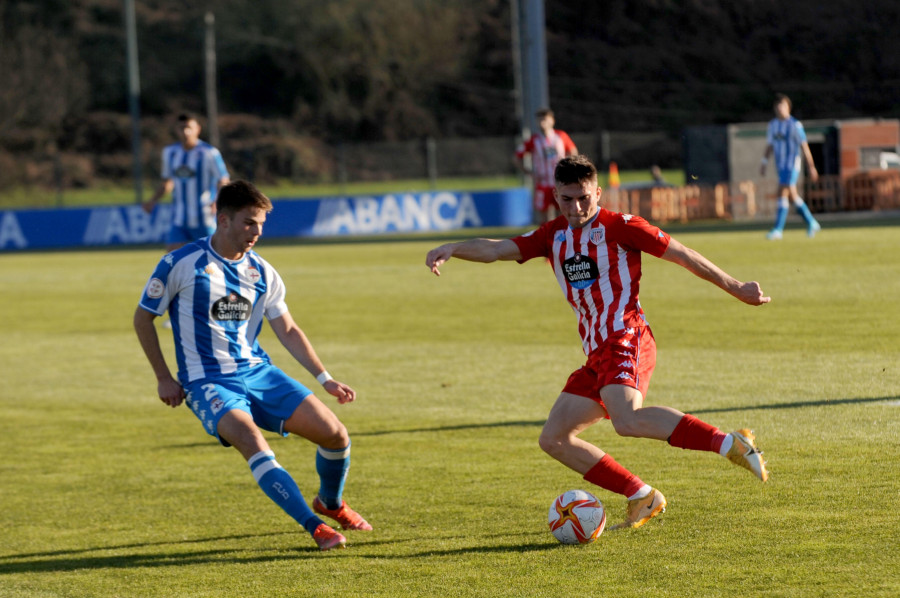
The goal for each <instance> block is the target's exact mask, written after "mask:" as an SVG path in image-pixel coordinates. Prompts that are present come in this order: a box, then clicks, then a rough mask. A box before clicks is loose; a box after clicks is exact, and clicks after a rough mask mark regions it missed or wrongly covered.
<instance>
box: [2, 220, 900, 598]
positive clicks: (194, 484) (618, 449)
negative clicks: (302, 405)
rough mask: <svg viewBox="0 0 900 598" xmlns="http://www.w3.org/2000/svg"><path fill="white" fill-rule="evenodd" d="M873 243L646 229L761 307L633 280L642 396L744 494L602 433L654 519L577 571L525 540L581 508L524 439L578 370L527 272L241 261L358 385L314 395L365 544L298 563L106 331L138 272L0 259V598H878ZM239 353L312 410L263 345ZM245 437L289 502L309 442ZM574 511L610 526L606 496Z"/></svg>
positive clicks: (890, 269) (880, 237)
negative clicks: (558, 503)
mask: <svg viewBox="0 0 900 598" xmlns="http://www.w3.org/2000/svg"><path fill="white" fill-rule="evenodd" d="M882 224H885V223H882ZM893 224H894V225H895V226H885V225H881V226H857V227H844V228H838V227H826V229H825V230H824V231H823V232H822V233H821V234H820V235H819V236H818V237H816V238H815V239H813V240H809V239H807V238H806V237H805V236H804V235H803V234H802V232H800V231H797V230H789V231H788V233H787V234H786V235H785V239H784V241H782V242H779V243H770V242H766V241H765V239H764V237H763V234H762V231H760V230H731V231H709V232H696V231H692V230H682V231H679V230H678V229H677V228H675V227H670V229H669V230H670V231H672V232H673V233H674V234H675V236H676V237H678V238H679V239H680V240H682V241H683V242H685V243H686V244H688V245H689V246H692V247H694V248H696V249H698V250H699V251H701V252H702V253H704V254H705V255H707V256H708V257H710V258H711V259H713V261H715V262H716V263H718V264H719V265H720V266H722V267H723V268H724V269H726V270H727V271H729V272H730V273H732V274H734V275H735V276H737V277H738V278H743V279H755V280H759V281H760V282H761V284H762V285H763V289H764V290H765V291H766V292H767V293H769V294H770V295H771V296H772V297H773V302H772V303H771V304H770V305H767V306H764V307H760V308H752V307H748V306H744V305H742V304H740V303H738V302H737V301H735V300H734V299H732V298H730V297H728V296H727V295H725V294H724V293H722V292H721V291H719V290H718V289H716V288H714V287H713V286H712V285H709V284H708V283H705V282H703V281H701V280H699V279H696V278H695V277H693V276H692V275H690V274H689V273H688V272H686V271H684V270H682V269H680V268H678V267H677V266H674V265H673V264H669V263H665V262H661V261H659V260H655V259H653V258H649V257H647V258H645V262H644V263H645V275H644V285H643V292H642V293H641V299H642V304H643V305H644V308H645V310H646V311H647V314H648V318H649V320H650V322H651V325H652V326H653V330H654V333H655V335H656V338H657V341H658V344H659V363H658V366H657V370H656V373H655V375H654V379H653V381H652V383H651V386H650V393H649V396H648V398H647V403H648V404H666V405H672V406H675V407H678V408H680V409H682V410H684V411H688V412H691V413H694V414H696V415H697V416H699V417H701V418H702V419H704V420H706V421H709V422H710V423H712V424H714V425H717V426H719V427H721V428H723V429H726V430H731V429H734V428H737V427H742V426H749V427H752V428H753V429H754V430H755V431H756V432H757V434H758V437H759V442H760V445H761V447H762V449H763V450H764V451H765V452H766V456H767V457H768V458H769V465H770V468H771V472H772V478H771V480H770V482H769V483H768V484H765V485H763V484H761V483H759V482H758V481H757V480H756V479H755V478H753V477H752V476H751V475H750V474H749V473H748V472H746V471H744V470H741V469H738V468H736V467H734V466H732V465H730V464H729V463H728V462H727V461H725V460H724V459H722V458H720V457H717V456H715V455H712V454H708V453H696V452H689V451H681V450H677V449H674V448H671V447H669V446H667V445H665V444H664V443H660V442H655V441H650V440H637V439H626V438H620V437H618V436H616V435H615V434H614V432H613V430H612V427H611V426H610V425H609V424H608V423H601V424H600V425H597V426H595V427H594V428H592V429H590V430H588V431H587V432H586V433H585V437H586V438H588V439H590V440H591V441H593V442H596V443H597V444H599V445H600V446H601V447H603V448H604V449H606V450H607V451H609V452H610V453H611V454H612V455H613V456H615V458H616V459H617V460H618V461H619V462H621V463H622V464H623V465H625V466H627V467H629V468H630V469H632V470H633V471H634V472H635V473H637V474H638V475H640V476H641V477H642V478H643V479H644V480H645V481H646V482H648V483H650V484H652V485H654V486H656V487H658V488H660V489H661V490H662V491H663V492H664V493H665V494H666V497H667V498H668V500H669V509H668V512H667V513H666V514H665V515H663V516H662V517H661V518H659V519H658V520H654V521H652V522H651V523H649V524H648V525H646V526H645V527H643V528H641V529H639V530H627V531H620V532H605V533H604V534H603V535H602V536H601V537H600V538H599V540H598V541H597V542H596V543H594V544H592V545H590V546H587V547H579V548H575V547H565V546H561V545H559V544H558V543H557V542H556V541H555V540H554V539H553V537H552V536H551V535H550V533H549V531H548V530H547V525H546V513H547V509H548V507H549V505H550V503H551V501H552V500H553V498H554V497H556V496H557V495H558V494H559V493H561V492H563V491H565V490H569V489H573V488H586V489H587V488H588V485H587V483H586V482H584V481H583V480H581V478H580V477H579V476H578V475H576V474H574V473H572V472H570V471H568V470H567V469H565V468H564V467H562V466H561V465H559V464H557V463H555V462H554V461H552V460H551V459H550V458H549V457H547V456H545V455H544V454H543V453H541V451H540V449H539V448H538V446H537V436H538V433H539V431H540V427H541V425H542V423H543V421H544V417H545V416H546V414H547V412H548V410H549V408H550V406H551V404H552V402H553V400H554V399H555V397H556V395H557V394H558V392H559V389H560V388H561V386H562V385H563V383H564V382H565V379H566V376H567V375H568V374H569V372H570V371H571V370H573V369H574V368H575V367H577V366H578V365H580V364H581V363H582V361H583V356H582V355H581V353H580V346H579V342H578V337H577V334H576V331H575V322H574V317H573V316H572V314H571V311H570V309H569V308H568V306H567V305H566V303H565V301H564V299H563V298H562V297H561V294H560V291H559V289H558V287H557V286H556V283H555V281H554V280H553V277H552V275H551V274H550V272H549V270H548V268H547V266H546V265H545V264H542V263H537V261H535V263H528V264H525V265H522V266H519V265H516V264H512V263H503V264H493V265H481V264H471V263H467V262H462V261H456V260H454V261H451V262H450V263H448V264H446V265H445V266H444V268H443V269H442V270H443V276H442V277H440V278H435V277H433V276H432V275H431V274H430V273H429V272H428V271H427V269H426V268H425V266H424V256H425V252H426V251H427V250H428V249H429V248H431V247H432V246H434V245H436V244H437V243H438V242H439V241H438V240H431V239H423V238H419V239H412V240H405V241H396V242H352V243H350V242H348V243H324V244H298V245H283V244H277V243H272V242H266V241H265V240H264V241H263V243H262V246H261V247H260V252H261V253H262V254H263V255H264V256H265V257H266V258H268V259H269V261H271V262H272V263H273V264H274V265H275V266H276V267H277V268H278V269H279V271H280V272H281V273H282V275H283V277H284V278H285V281H286V283H287V286H288V300H289V304H290V306H291V309H292V312H293V314H294V317H295V318H296V319H297V321H298V322H299V323H300V325H301V326H302V327H303V328H304V329H305V331H306V332H307V334H308V335H309V336H310V338H311V339H312V341H313V343H314V344H315V346H316V348H317V350H318V352H319V354H320V356H321V357H322V358H323V360H324V362H325V364H326V365H327V367H328V369H329V370H330V371H331V372H332V374H334V375H335V376H336V377H338V378H339V379H341V380H344V381H346V382H348V383H350V384H351V385H353V386H354V387H355V388H356V389H357V390H358V392H359V400H358V401H357V402H356V403H355V404H353V405H349V406H338V405H336V404H335V402H334V401H333V400H331V399H330V398H327V399H326V400H327V401H330V402H329V404H330V405H332V407H333V408H334V409H335V411H336V412H337V413H338V414H339V415H340V417H341V418H342V419H343V421H344V422H345V423H346V424H347V426H348V428H349V429H350V432H351V435H352V437H353V466H352V468H351V472H350V479H349V482H348V486H347V494H346V497H347V499H348V501H349V502H350V503H351V504H352V505H353V506H354V507H355V508H356V509H358V510H359V511H361V512H362V513H363V514H364V515H365V516H366V517H367V518H368V519H369V521H370V522H371V523H373V525H374V526H375V528H376V529H375V531H374V532H370V533H364V532H348V533H347V536H348V539H349V542H350V546H349V548H348V549H347V550H344V551H332V552H328V553H320V552H319V551H317V550H316V549H315V547H314V544H313V543H312V541H311V540H310V538H309V537H308V536H307V535H306V534H305V533H303V532H301V531H299V530H298V528H297V526H296V525H295V524H293V522H292V521H291V520H290V519H289V518H288V517H287V516H286V515H284V514H283V513H282V512H281V511H280V510H279V509H278V508H277V507H275V506H274V505H273V504H272V503H271V502H270V501H269V500H268V499H267V498H266V497H265V496H264V495H263V494H262V492H261V491H260V490H259V489H258V487H257V486H256V485H255V483H254V482H253V478H252V477H251V475H250V472H249V470H248V468H247V467H246V465H245V464H244V463H243V461H242V460H241V459H240V457H239V456H238V454H237V453H236V452H235V451H233V450H229V449H223V448H220V447H219V446H217V444H216V443H215V441H214V440H213V439H212V438H210V437H208V436H206V435H205V434H204V432H203V431H202V429H201V427H200V425H199V423H198V422H197V421H196V420H195V418H194V417H193V416H192V415H191V414H190V413H189V411H188V410H187V409H185V408H184V407H181V408H178V409H175V410H172V409H169V408H167V407H165V406H163V405H162V403H160V402H159V400H158V399H157V398H156V395H155V382H154V379H153V376H152V373H151V371H150V368H149V366H148V365H147V363H146V361H145V359H144V357H143V355H142V354H141V351H140V348H139V346H138V343H137V340H136V338H135V336H134V334H133V332H132V329H131V315H132V312H133V310H134V307H135V305H136V302H137V299H138V296H139V294H140V291H141V289H142V287H143V284H144V282H145V280H146V278H147V277H148V276H149V273H150V271H151V270H152V268H153V267H154V265H155V264H156V262H157V260H158V259H159V257H160V250H159V249H156V248H154V249H141V250H126V251H95V252H72V253H34V254H13V255H3V256H0V271H2V273H3V280H4V284H3V286H2V290H0V303H2V305H3V306H4V314H5V316H6V322H5V326H4V333H3V338H4V342H3V343H2V344H0V363H2V364H3V372H4V375H3V390H2V392H0V419H2V422H3V433H2V435H0V449H2V454H3V457H4V458H3V461H2V464H0V479H2V491H0V522H2V530H3V532H2V540H0V596H16V597H19V596H24V597H40V598H47V597H51V596H66V597H70V596H71V597H94V596H123V597H125V596H128V597H131V596H190V597H198V596H216V597H222V596H234V597H254V596H334V597H341V598H345V597H351V596H547V597H554V598H557V597H559V596H566V595H598V596H599V595H604V596H607V595H608V596H617V597H630V596H635V597H638V596H640V597H645V596H672V597H693V596H696V597H708V596H734V595H743V596H779V597H781V596H786V597H787V596H796V597H804V598H805V597H808V596H866V597H873V596H884V597H888V596H897V595H900V577H898V575H897V570H898V569H897V567H898V563H900V547H898V543H897V539H898V537H900V514H898V513H900V511H898V509H897V508H896V505H897V502H898V498H900V493H898V488H900V475H898V474H900V467H898V464H897V463H898V461H897V458H896V455H897V452H898V449H900V367H898V364H900V276H898V272H900V232H898V228H896V225H897V224H900V223H897V222H894V223H893ZM161 334H162V338H163V342H164V346H165V348H166V349H167V351H168V353H167V354H168V355H169V357H170V360H171V359H172V357H171V356H172V352H171V350H170V349H171V341H170V340H169V338H170V337H169V336H168V332H167V331H163V330H161ZM262 342H263V344H264V346H265V347H266V348H267V350H268V351H269V353H270V354H271V355H272V356H273V359H274V360H275V362H276V363H277V364H279V365H280V366H282V367H284V369H286V370H287V371H288V372H289V373H291V374H293V375H295V376H296V377H297V378H298V379H300V380H301V381H303V382H304V383H306V384H308V385H310V387H311V388H318V386H317V385H316V383H315V381H314V380H312V379H311V377H310V376H309V375H308V374H307V373H306V372H305V371H303V370H302V368H301V367H300V366H299V365H297V364H296V363H293V362H292V361H291V360H290V359H289V357H288V355H287V353H286V352H285V351H284V350H283V349H281V347H280V346H278V344H277V341H276V340H275V338H274V336H273V335H272V334H271V331H269V330H268V329H267V330H266V332H265V333H264V337H263V339H262ZM171 362H172V363H174V360H172V361H171ZM270 440H271V443H272V446H273V449H274V450H275V452H276V455H277V456H278V459H279V461H280V462H281V463H282V464H283V465H285V467H287V468H288V470H289V471H291V473H292V474H293V475H294V477H295V478H296V479H297V481H298V483H299V484H300V487H301V489H302V490H303V492H304V493H305V495H306V496H307V497H310V498H311V497H312V496H313V494H314V493H315V491H316V488H317V482H316V475H315V468H314V448H313V447H312V446H311V445H310V444H308V443H306V442H305V441H302V440H300V439H297V438H290V439H284V440H282V439H277V438H274V437H272V436H271V435H270ZM597 494H598V496H599V497H600V499H601V500H602V501H603V502H604V504H605V505H606V507H607V509H608V510H609V517H610V520H611V522H612V523H615V522H616V521H617V520H618V519H619V518H621V516H622V514H623V511H624V506H625V501H624V499H623V498H621V497H619V496H616V495H611V494H610V493H607V492H605V491H602V490H597Z"/></svg>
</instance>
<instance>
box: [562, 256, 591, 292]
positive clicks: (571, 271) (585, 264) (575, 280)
mask: <svg viewBox="0 0 900 598" xmlns="http://www.w3.org/2000/svg"><path fill="white" fill-rule="evenodd" d="M563 271H564V272H565V274H566V280H568V281H569V284H570V285H572V286H573V287H575V288H576V289H586V288H588V287H589V286H591V285H592V284H594V281H595V280H597V278H599V277H600V269H599V268H597V262H595V261H594V260H592V259H591V258H590V257H589V256H587V255H581V254H580V253H576V254H575V255H573V256H572V257H570V258H569V259H567V260H566V261H565V262H563Z"/></svg>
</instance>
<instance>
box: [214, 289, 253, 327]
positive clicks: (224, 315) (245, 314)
mask: <svg viewBox="0 0 900 598" xmlns="http://www.w3.org/2000/svg"><path fill="white" fill-rule="evenodd" d="M252 309H253V306H252V305H250V301H249V300H247V299H246V298H245V297H242V296H240V295H238V294H237V293H235V292H234V291H232V292H230V293H228V295H227V296H226V297H222V298H221V299H219V300H217V301H216V302H215V303H213V304H212V308H211V309H210V315H211V316H212V319H213V320H216V321H217V322H243V321H246V320H249V319H250V312H251V311H252Z"/></svg>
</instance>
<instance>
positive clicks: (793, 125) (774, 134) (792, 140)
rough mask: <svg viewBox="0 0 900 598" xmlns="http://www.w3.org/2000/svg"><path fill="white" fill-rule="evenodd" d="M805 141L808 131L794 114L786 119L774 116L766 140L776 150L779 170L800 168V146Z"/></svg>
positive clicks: (776, 164)
mask: <svg viewBox="0 0 900 598" xmlns="http://www.w3.org/2000/svg"><path fill="white" fill-rule="evenodd" d="M804 141H806V131H805V130H803V125H802V124H801V123H800V121H799V120H797V119H796V118H794V117H793V116H789V117H788V118H787V119H785V120H781V119H779V118H773V119H772V120H770V121H769V128H768V131H767V132H766V142H767V143H768V144H769V145H771V146H772V149H773V150H774V152H775V168H777V169H778V170H779V171H784V170H799V169H800V155H801V150H800V146H801V144H802V143H803V142H804Z"/></svg>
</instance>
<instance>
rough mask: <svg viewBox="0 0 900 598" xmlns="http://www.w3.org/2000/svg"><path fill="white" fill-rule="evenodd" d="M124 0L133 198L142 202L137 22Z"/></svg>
mask: <svg viewBox="0 0 900 598" xmlns="http://www.w3.org/2000/svg"><path fill="white" fill-rule="evenodd" d="M124 2H125V39H126V49H127V53H128V109H129V112H131V153H132V160H133V166H132V171H133V178H134V199H135V202H136V203H138V204H140V203H143V201H144V198H143V194H144V193H143V191H144V184H143V180H142V179H143V173H142V167H141V163H142V160H141V104H140V102H141V75H140V71H139V69H138V49H137V24H136V19H135V16H134V0H124Z"/></svg>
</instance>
